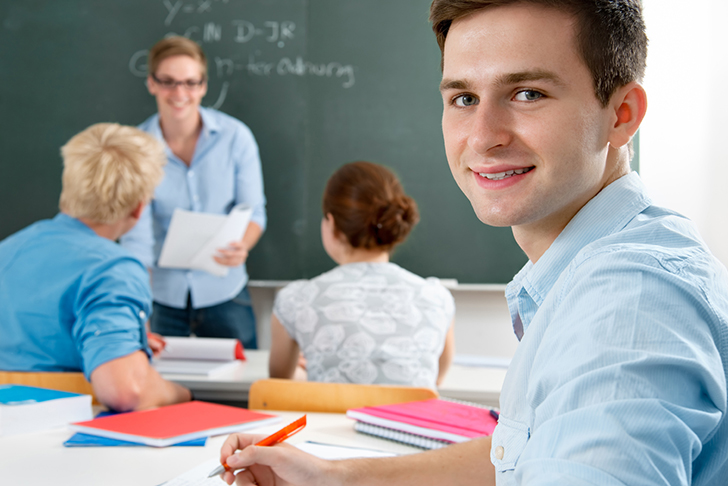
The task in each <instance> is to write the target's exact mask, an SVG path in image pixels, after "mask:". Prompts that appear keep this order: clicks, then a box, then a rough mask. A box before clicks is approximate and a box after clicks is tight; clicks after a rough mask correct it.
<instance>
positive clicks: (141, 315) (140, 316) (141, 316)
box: [139, 310, 147, 319]
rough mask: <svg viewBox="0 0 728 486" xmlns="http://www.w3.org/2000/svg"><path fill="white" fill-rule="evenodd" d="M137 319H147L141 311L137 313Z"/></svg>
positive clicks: (145, 314)
mask: <svg viewBox="0 0 728 486" xmlns="http://www.w3.org/2000/svg"><path fill="white" fill-rule="evenodd" d="M139 318H140V319H146V318H147V313H146V312H144V311H143V310H142V311H139Z"/></svg>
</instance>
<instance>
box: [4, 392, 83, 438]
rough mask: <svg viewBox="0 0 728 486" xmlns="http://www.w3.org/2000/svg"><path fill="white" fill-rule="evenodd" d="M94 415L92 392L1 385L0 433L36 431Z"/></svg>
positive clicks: (10, 433) (13, 433)
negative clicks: (79, 392)
mask: <svg viewBox="0 0 728 486" xmlns="http://www.w3.org/2000/svg"><path fill="white" fill-rule="evenodd" d="M91 417H93V413H92V409H91V395H80V394H78V393H68V392H63V391H57V390H48V389H46V388H36V387H32V386H22V385H0V436H4V435H15V434H23V433H27V432H36V431H38V430H45V429H50V428H52V427H59V426H62V425H66V424H68V423H69V422H75V421H78V420H88V419H90V418H91Z"/></svg>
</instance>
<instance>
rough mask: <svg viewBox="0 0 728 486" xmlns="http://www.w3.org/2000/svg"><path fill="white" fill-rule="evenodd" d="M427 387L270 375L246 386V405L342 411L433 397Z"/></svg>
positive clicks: (296, 409)
mask: <svg viewBox="0 0 728 486" xmlns="http://www.w3.org/2000/svg"><path fill="white" fill-rule="evenodd" d="M437 397H438V394H437V392H436V391H435V390H432V389H431V388H419V387H411V386H393V385H358V384H353V383H321V382H315V381H292V380H282V379H276V378H270V379H266V380H258V381H256V382H254V383H253V385H252V386H251V387H250V392H249V394H248V408H251V409H257V410H281V411H285V410H291V411H305V412H329V413H344V412H346V411H347V410H348V409H350V408H358V407H369V406H374V405H388V404H390V403H402V402H411V401H414V400H427V399H429V398H437Z"/></svg>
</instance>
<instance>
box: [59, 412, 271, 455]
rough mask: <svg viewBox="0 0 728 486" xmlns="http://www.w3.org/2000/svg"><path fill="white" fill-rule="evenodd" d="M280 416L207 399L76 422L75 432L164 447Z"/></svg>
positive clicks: (241, 428) (227, 432)
mask: <svg viewBox="0 0 728 486" xmlns="http://www.w3.org/2000/svg"><path fill="white" fill-rule="evenodd" d="M280 420H281V419H280V417H278V416H275V415H270V414H267V413H260V412H253V411H250V410H247V409H245V408H237V407H230V406H227V405H218V404H216V403H208V402H197V401H193V402H187V403H178V404H176V405H168V406H166V407H159V408H153V409H151V410H141V411H138V412H129V413H122V414H118V415H111V416H108V417H101V418H96V419H93V420H88V421H85V422H75V423H73V424H70V425H69V427H70V428H71V429H73V430H75V431H76V432H83V433H84V434H90V435H98V436H101V437H108V438H111V439H118V440H127V441H131V442H140V443H143V444H146V445H150V446H154V447H165V446H168V445H172V444H176V443H178V442H185V441H188V440H192V439H198V438H200V437H209V436H212V435H220V434H230V433H232V432H239V431H241V430H246V429H252V428H255V427H262V426H264V425H269V424H273V423H276V422H279V421H280Z"/></svg>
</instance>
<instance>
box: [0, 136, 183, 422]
mask: <svg viewBox="0 0 728 486" xmlns="http://www.w3.org/2000/svg"><path fill="white" fill-rule="evenodd" d="M61 153H62V155H63V160H64V170H63V190H62V193H61V199H60V208H61V212H60V213H59V214H58V215H57V216H56V217H55V218H53V219H51V220H44V221H39V222H37V223H34V224H32V225H31V226H29V227H27V228H25V229H23V230H21V231H19V232H17V233H15V234H14V235H11V236H9V237H8V238H6V239H5V240H3V241H2V242H0V335H2V336H3V338H2V339H0V369H2V370H8V371H83V373H84V374H85V376H86V378H87V379H88V380H89V381H90V382H91V385H92V386H93V388H94V393H95V394H96V396H97V398H98V400H99V401H100V402H101V403H103V404H105V405H107V406H108V407H109V408H111V409H113V410H117V411H127V410H134V409H143V408H149V407H155V406H160V405H167V404H172V403H177V402H183V401H187V400H190V398H191V395H190V392H189V390H187V389H186V388H183V387H181V386H179V385H177V384H174V383H171V382H169V381H166V380H164V379H163V378H162V377H161V376H160V375H159V374H158V373H157V372H156V371H155V370H154V368H152V367H151V365H150V364H149V358H150V356H151V352H150V350H149V347H148V345H147V335H146V332H145V323H146V321H147V318H148V315H149V313H150V312H151V291H150V288H149V275H148V273H147V271H146V269H145V268H144V266H143V265H142V263H141V262H140V261H139V260H137V259H136V258H135V257H133V256H132V255H131V254H130V253H129V252H127V251H126V250H124V249H123V248H122V247H120V246H119V245H118V244H117V243H116V242H115V240H117V239H118V238H119V237H120V236H121V235H123V234H124V233H126V232H127V231H129V229H131V228H132V227H133V226H134V225H135V224H136V222H137V220H138V219H139V216H140V214H141V212H142V210H143V209H144V206H146V204H147V203H148V202H149V200H150V198H151V197H152V193H153V191H154V187H155V186H156V185H157V184H158V183H159V180H160V179H161V177H162V171H163V166H164V164H165V162H166V159H165V156H164V150H163V148H162V146H161V145H160V144H159V142H158V141H157V140H155V139H154V137H152V136H151V135H148V134H146V133H144V132H142V131H141V130H138V129H136V128H133V127H127V126H121V125H117V124H113V123H100V124H97V125H93V126H91V127H89V128H87V129H86V130H84V131H82V132H81V133H79V134H77V135H76V136H74V137H73V138H72V139H71V140H70V141H69V142H68V143H67V144H66V145H65V146H64V147H63V148H62V150H61Z"/></svg>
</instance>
